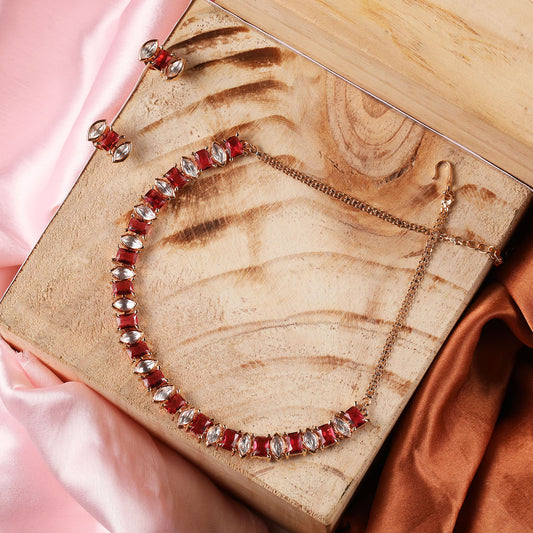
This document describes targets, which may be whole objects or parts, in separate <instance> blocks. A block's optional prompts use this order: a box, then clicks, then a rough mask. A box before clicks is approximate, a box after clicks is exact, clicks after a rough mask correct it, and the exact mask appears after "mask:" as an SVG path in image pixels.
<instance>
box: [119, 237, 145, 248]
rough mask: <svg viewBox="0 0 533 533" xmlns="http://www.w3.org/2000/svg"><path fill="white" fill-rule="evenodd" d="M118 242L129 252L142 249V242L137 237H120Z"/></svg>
mask: <svg viewBox="0 0 533 533" xmlns="http://www.w3.org/2000/svg"><path fill="white" fill-rule="evenodd" d="M120 242H121V243H122V244H123V245H124V246H125V247H126V248H129V249H130V250H140V249H141V248H142V247H143V242H142V240H141V239H140V238H139V237H137V235H129V234H125V235H122V236H121V237H120Z"/></svg>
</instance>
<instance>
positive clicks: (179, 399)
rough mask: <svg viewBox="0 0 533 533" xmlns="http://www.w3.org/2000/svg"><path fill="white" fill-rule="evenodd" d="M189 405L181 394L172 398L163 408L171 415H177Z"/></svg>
mask: <svg viewBox="0 0 533 533" xmlns="http://www.w3.org/2000/svg"><path fill="white" fill-rule="evenodd" d="M186 405H188V404H187V402H186V401H185V399H184V398H183V396H182V395H181V394H178V393H176V394H174V396H172V398H169V399H168V400H167V401H166V402H165V403H164V404H163V407H164V408H165V409H166V410H167V411H168V412H169V413H170V414H171V415H174V414H176V413H177V412H178V411H179V410H180V409H181V408H182V407H184V406H186Z"/></svg>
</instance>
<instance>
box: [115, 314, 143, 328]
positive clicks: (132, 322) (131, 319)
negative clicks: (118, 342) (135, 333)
mask: <svg viewBox="0 0 533 533" xmlns="http://www.w3.org/2000/svg"><path fill="white" fill-rule="evenodd" d="M117 325H118V328H119V329H124V328H135V327H137V326H138V325H139V319H138V318H137V314H136V313H133V314H131V315H120V316H117Z"/></svg>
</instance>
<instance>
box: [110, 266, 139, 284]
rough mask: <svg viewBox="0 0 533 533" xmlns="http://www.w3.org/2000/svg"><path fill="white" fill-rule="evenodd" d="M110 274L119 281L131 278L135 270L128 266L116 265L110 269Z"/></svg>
mask: <svg viewBox="0 0 533 533" xmlns="http://www.w3.org/2000/svg"><path fill="white" fill-rule="evenodd" d="M111 275H112V276H113V277H114V278H115V279H118V280H119V281H124V280H125V279H133V277H134V276H135V271H134V270H132V269H131V268H128V267H117V268H114V269H113V270H112V271H111Z"/></svg>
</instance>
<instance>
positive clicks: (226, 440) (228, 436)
mask: <svg viewBox="0 0 533 533" xmlns="http://www.w3.org/2000/svg"><path fill="white" fill-rule="evenodd" d="M240 436H241V435H240V433H237V432H236V431H233V429H226V431H224V435H222V439H220V442H219V443H218V445H219V446H220V447H221V448H224V450H228V451H229V452H232V451H233V450H235V446H236V445H237V441H238V440H239V437H240Z"/></svg>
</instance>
